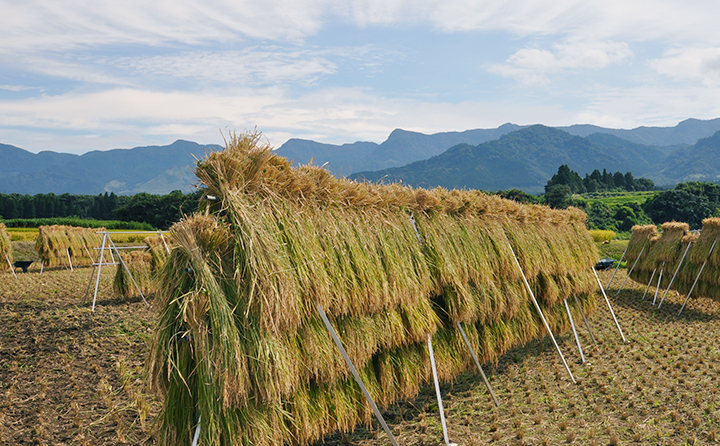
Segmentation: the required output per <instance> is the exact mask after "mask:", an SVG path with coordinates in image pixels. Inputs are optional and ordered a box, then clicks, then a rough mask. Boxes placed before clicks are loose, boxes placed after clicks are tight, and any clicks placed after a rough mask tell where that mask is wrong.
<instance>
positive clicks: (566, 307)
mask: <svg viewBox="0 0 720 446" xmlns="http://www.w3.org/2000/svg"><path fill="white" fill-rule="evenodd" d="M563 302H564V303H565V310H567V314H568V319H570V326H571V327H572V331H573V334H574V335H575V342H576V343H577V347H578V351H579V352H580V359H582V363H583V364H585V355H584V354H583V349H582V346H581V345H580V338H579V337H578V334H577V330H576V329H575V322H573V317H572V314H570V307H569V306H568V303H567V299H563Z"/></svg>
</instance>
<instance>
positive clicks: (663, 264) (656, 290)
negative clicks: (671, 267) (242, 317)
mask: <svg viewBox="0 0 720 446" xmlns="http://www.w3.org/2000/svg"><path fill="white" fill-rule="evenodd" d="M664 270H665V262H663V263H662V267H661V268H660V276H659V277H658V284H657V287H655V297H653V301H652V304H653V305H655V302H657V295H658V291H660V282H661V281H662V276H663V271H664Z"/></svg>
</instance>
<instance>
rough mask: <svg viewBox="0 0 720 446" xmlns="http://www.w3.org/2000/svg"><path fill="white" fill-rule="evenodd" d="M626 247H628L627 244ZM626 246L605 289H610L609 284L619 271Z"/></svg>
mask: <svg viewBox="0 0 720 446" xmlns="http://www.w3.org/2000/svg"><path fill="white" fill-rule="evenodd" d="M628 246H630V244H629V243H628ZM628 246H626V247H625V251H623V253H622V255H621V256H620V260H619V261H618V264H617V266H616V267H615V271H613V275H612V277H610V281H609V282H608V284H607V286H606V287H605V288H608V289H609V288H610V284H611V283H612V281H613V279H614V278H615V273H617V272H618V270H619V269H620V264H621V263H622V261H623V259H624V258H625V253H626V252H627V249H628ZM638 257H639V256H638Z"/></svg>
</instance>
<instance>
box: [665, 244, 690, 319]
mask: <svg viewBox="0 0 720 446" xmlns="http://www.w3.org/2000/svg"><path fill="white" fill-rule="evenodd" d="M690 246H692V242H689V243H688V245H687V248H685V253H684V254H683V256H682V258H681V259H680V263H678V266H677V268H676V269H675V274H673V276H672V279H670V283H669V284H668V287H667V290H665V294H663V297H662V299H660V303H659V304H658V310H659V309H660V307H662V304H663V302H665V296H667V293H668V291H670V287H672V284H673V282H674V281H675V277H676V276H677V273H678V271H680V267H681V266H682V264H683V261H684V260H685V256H686V255H687V253H688V251H690Z"/></svg>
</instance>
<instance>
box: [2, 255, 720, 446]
mask: <svg viewBox="0 0 720 446" xmlns="http://www.w3.org/2000/svg"><path fill="white" fill-rule="evenodd" d="M34 267H35V265H33V267H31V269H30V272H29V273H28V274H20V273H18V279H17V280H16V279H14V278H13V277H12V275H11V274H9V273H7V272H6V271H5V272H1V273H0V444H38V445H44V444H47V445H125V444H127V445H135V444H148V445H149V444H156V443H157V442H158V441H157V439H156V438H154V434H153V429H154V426H155V425H156V424H155V422H156V417H157V414H158V412H159V410H160V402H159V401H158V400H156V399H155V398H154V396H153V395H152V394H150V393H149V391H148V390H147V386H146V375H145V362H146V355H147V352H148V348H149V343H150V342H151V340H152V330H153V327H154V324H155V319H156V314H155V310H154V309H153V308H151V309H148V308H146V307H145V305H144V303H143V302H142V300H141V299H139V298H130V299H126V300H120V299H116V298H115V297H114V294H113V289H112V287H113V278H114V270H110V269H108V270H106V271H104V272H103V275H102V276H101V281H100V291H99V305H98V307H97V309H96V311H95V312H94V313H93V312H91V311H90V305H89V302H85V303H83V296H84V294H85V291H86V288H87V284H88V279H89V276H90V271H91V270H90V269H89V268H79V269H76V271H75V272H70V271H68V270H63V269H53V270H49V271H48V270H46V271H45V272H44V273H43V274H38V271H37V269H35V268H34ZM611 273H612V272H611V271H603V272H600V276H601V280H602V281H603V283H604V284H605V283H607V282H608V280H609V279H610V275H611ZM624 279H625V270H621V271H619V272H618V276H617V277H615V280H614V281H613V285H612V287H611V290H610V292H609V293H608V294H609V297H610V298H611V301H612V303H613V306H614V307H613V308H614V310H615V313H616V315H617V317H618V320H619V322H620V324H621V327H622V329H623V331H624V333H625V335H626V337H627V339H628V341H629V342H628V343H627V344H623V342H622V340H621V338H620V335H619V333H618V331H617V329H616V327H615V325H614V323H613V322H612V319H611V317H610V314H609V311H608V309H607V306H606V305H605V304H604V302H601V304H602V305H600V306H599V307H598V311H597V312H596V313H595V314H594V315H593V317H592V319H591V320H590V325H591V327H592V329H593V333H594V335H595V338H596V339H597V345H596V344H594V343H593V341H592V339H591V338H590V336H589V335H588V332H587V331H586V330H585V328H584V327H583V328H580V327H579V335H580V340H581V343H582V346H583V348H584V350H585V356H586V359H587V361H588V364H586V365H582V364H581V363H580V356H579V354H578V352H577V348H576V347H575V343H574V339H573V337H572V332H570V331H568V332H566V333H563V334H562V335H560V336H559V337H558V342H559V344H560V348H561V349H562V351H563V352H564V353H565V355H566V357H567V359H568V363H569V364H570V367H571V369H572V372H573V374H574V375H575V378H576V379H577V380H578V384H572V383H571V381H570V379H569V377H568V375H567V372H566V371H565V369H564V366H563V364H562V362H561V360H560V358H559V357H558V355H557V353H556V352H555V350H554V348H553V345H552V342H551V341H550V339H549V338H545V339H543V340H540V341H535V342H531V343H529V344H527V345H524V346H522V347H520V348H517V349H514V350H511V351H509V352H508V353H506V354H505V355H503V356H501V357H500V359H499V360H498V362H497V363H496V364H486V365H484V369H485V372H486V374H487V375H488V378H489V379H490V382H491V384H492V386H493V389H494V391H495V393H496V395H497V397H498V399H499V400H500V407H499V408H495V407H494V406H493V404H492V400H491V398H490V395H489V394H488V392H487V390H486V389H485V387H484V385H483V382H482V380H481V379H480V376H479V375H478V374H476V373H474V372H473V371H472V370H471V371H468V372H466V373H463V374H461V375H459V376H458V377H457V378H456V379H455V380H454V382H452V383H445V384H443V385H442V387H441V389H442V394H443V404H444V406H445V415H446V418H447V424H448V428H449V438H450V441H451V442H454V443H458V444H459V445H485V444H502V445H505V444H510V445H513V444H523V445H541V444H550V445H554V444H578V445H593V444H596V445H619V444H653V445H654V444H659V445H682V444H697V445H700V444H715V443H716V442H717V439H718V437H720V433H719V432H718V429H720V392H719V390H720V384H719V383H720V376H719V375H720V364H719V363H718V359H719V358H720V316H719V315H718V310H720V305H719V304H718V303H716V302H714V301H712V300H710V299H705V298H699V299H693V300H692V301H691V302H690V304H689V307H687V308H686V309H685V310H684V311H683V313H682V316H681V317H679V318H678V317H677V316H676V315H677V312H678V310H679V308H680V306H681V305H682V296H678V295H677V294H676V293H675V292H674V291H672V292H670V293H669V294H668V298H667V300H666V301H665V303H664V304H663V306H662V308H661V309H660V310H656V309H654V307H653V306H652V305H651V304H650V300H651V299H650V298H648V297H646V298H645V300H644V301H642V300H641V298H642V295H643V292H644V291H645V285H639V284H635V283H634V282H632V281H630V280H629V281H628V283H627V284H626V288H625V289H624V290H623V291H622V292H620V294H619V295H618V296H615V291H616V290H617V287H618V286H619V285H620V283H622V281H623V280H624ZM653 291H654V290H653V289H652V288H651V292H653ZM600 299H602V297H600ZM151 303H152V300H151ZM577 322H579V321H577ZM383 413H384V415H385V417H386V420H387V421H388V423H389V424H390V427H391V429H392V431H393V432H394V434H395V435H396V438H397V439H398V441H399V443H400V444H404V445H440V444H443V434H442V428H441V425H440V420H439V415H438V411H437V402H436V400H435V393H434V389H433V388H432V387H430V386H427V385H425V386H423V388H422V390H421V393H420V395H419V396H418V397H416V398H414V399H412V400H409V401H405V402H403V403H400V404H397V405H393V406H390V407H389V408H386V409H385V410H384V411H383ZM324 444H327V445H386V444H389V441H388V440H387V438H386V436H385V434H384V432H383V431H382V429H380V428H378V426H377V424H374V425H373V426H369V427H358V428H357V429H355V431H353V432H351V433H349V434H335V435H332V436H328V437H326V438H325V439H324Z"/></svg>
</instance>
